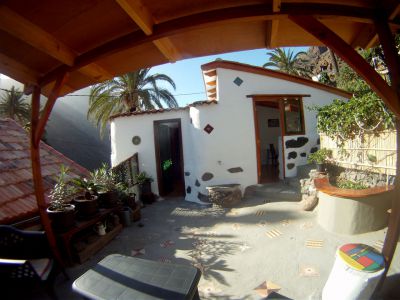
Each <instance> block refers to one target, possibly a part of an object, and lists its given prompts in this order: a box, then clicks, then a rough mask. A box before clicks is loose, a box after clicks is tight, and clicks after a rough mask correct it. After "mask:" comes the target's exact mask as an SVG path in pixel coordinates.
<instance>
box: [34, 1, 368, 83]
mask: <svg viewBox="0 0 400 300" xmlns="http://www.w3.org/2000/svg"><path fill="white" fill-rule="evenodd" d="M302 5H303V3H301V4H296V3H283V4H282V5H281V11H280V12H279V13H273V11H272V7H267V6H265V4H256V5H247V6H240V7H230V8H223V9H216V10H212V11H207V12H201V13H196V14H193V15H189V16H184V17H180V18H177V19H173V20H169V21H166V22H163V23H160V24H154V25H153V33H152V34H151V35H146V34H145V33H144V32H140V31H135V32H131V33H128V34H126V35H124V36H122V37H118V38H116V39H114V40H111V41H109V42H107V43H105V44H103V45H101V46H99V47H97V48H94V49H92V50H90V51H88V52H86V53H84V54H81V55H79V56H78V57H77V58H76V60H75V65H74V66H72V67H69V71H74V70H77V69H80V68H82V67H84V66H86V65H88V64H90V63H93V62H96V61H97V60H99V59H102V58H105V57H107V56H109V55H112V54H115V53H118V52H120V51H123V50H126V49H129V48H132V47H135V46H139V45H143V44H145V43H148V42H152V41H154V40H157V39H161V38H164V37H169V36H172V35H175V34H180V33H183V32H186V31H189V30H194V29H198V28H205V27H209V26H214V25H218V24H225V23H231V22H233V21H235V22H238V21H243V22H249V21H260V20H264V21H267V20H273V19H287V16H288V15H289V14H293V15H296V14H298V13H300V12H301V13H302V14H305V15H313V16H329V17H335V16H339V17H340V18H347V19H351V20H353V19H354V20H357V21H360V22H365V23H370V24H373V20H374V16H375V15H374V10H373V9H371V8H359V9H357V10H355V9H354V8H353V7H350V6H346V5H331V4H313V3H311V4H309V5H304V6H302ZM63 71H65V66H61V67H59V68H57V69H55V70H53V71H51V72H49V73H48V74H46V75H45V76H43V77H42V78H41V80H40V84H41V86H43V85H46V84H48V83H50V82H51V81H54V80H55V79H56V78H57V77H58V75H59V74H60V73H62V72H63Z"/></svg>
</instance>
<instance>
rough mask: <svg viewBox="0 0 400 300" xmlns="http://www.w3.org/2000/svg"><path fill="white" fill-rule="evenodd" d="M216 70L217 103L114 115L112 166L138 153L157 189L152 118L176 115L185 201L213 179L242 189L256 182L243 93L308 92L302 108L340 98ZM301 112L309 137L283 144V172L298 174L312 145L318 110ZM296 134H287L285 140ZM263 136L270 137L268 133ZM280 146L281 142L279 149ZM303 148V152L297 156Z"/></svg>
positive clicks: (248, 104) (248, 112)
mask: <svg viewBox="0 0 400 300" xmlns="http://www.w3.org/2000/svg"><path fill="white" fill-rule="evenodd" d="M217 74H218V76H217V80H218V81H217V99H218V104H210V105H200V106H195V107H190V109H187V110H180V111H172V112H164V113H157V114H143V115H136V116H128V117H120V118H116V119H114V120H113V121H112V122H111V143H112V157H111V160H112V165H116V164H118V163H119V162H121V161H123V160H125V159H126V158H128V157H130V156H131V155H133V154H134V153H136V152H138V153H139V164H140V170H141V171H146V172H147V173H149V174H150V175H151V176H152V177H153V178H154V179H155V181H154V183H153V186H152V188H153V191H154V192H155V193H158V184H157V171H156V159H155V149H154V133H153V121H155V120H166V119H175V118H180V119H181V126H182V139H183V156H184V171H185V186H186V200H189V201H195V202H199V199H201V198H202V195H207V190H206V186H210V185H216V184H224V183H239V184H241V188H242V191H244V189H245V188H246V187H247V186H249V185H252V184H256V183H257V158H256V142H255V128H254V120H253V105H252V99H251V98H248V97H247V95H254V94H310V95H311V97H305V98H303V102H304V106H305V107H307V106H312V105H314V104H318V105H324V104H327V103H330V102H331V101H332V100H333V99H335V98H340V97H339V96H337V95H335V94H331V93H328V92H325V91H322V90H319V89H316V88H312V87H309V86H304V85H301V84H297V83H292V82H288V81H285V80H281V79H276V78H271V77H266V76H262V75H257V74H251V73H245V72H241V71H234V70H228V69H222V68H218V69H217ZM236 77H240V78H241V79H242V80H243V83H242V84H241V85H240V86H237V85H236V84H235V83H234V82H233V81H234V80H235V78H236ZM304 117H305V130H306V135H305V136H302V137H307V139H308V141H307V143H305V144H304V145H302V146H301V147H298V148H290V149H286V146H285V161H286V162H285V166H284V167H285V172H286V176H287V177H288V176H289V177H291V176H295V175H296V171H297V168H296V167H297V166H298V165H302V164H305V163H306V162H307V157H306V156H307V155H308V154H309V153H310V150H311V148H315V147H316V146H317V139H318V134H317V131H316V114H315V112H313V111H309V110H308V109H306V108H304ZM207 124H209V125H211V126H212V127H213V128H214V129H213V131H212V132H211V133H210V134H208V133H207V132H205V131H204V128H205V127H206V126H207ZM135 135H138V136H140V137H141V143H140V145H138V146H134V145H133V144H132V141H131V140H132V137H133V136H135ZM298 137H300V136H285V137H284V143H286V142H287V141H289V140H293V139H297V138H298ZM264 138H265V141H269V137H264ZM281 145H282V143H281V142H280V143H279V147H280V149H282V147H281ZM279 147H276V148H277V149H279ZM289 152H296V158H291V159H288V158H287V156H288V153H289ZM301 153H304V155H305V156H301V155H300V154H301ZM280 160H282V155H280ZM288 163H292V164H294V166H293V168H291V169H288V167H287V164H288ZM281 166H282V167H283V164H282V163H281ZM231 168H236V170H234V171H235V172H232V170H231V171H229V169H231ZM205 173H209V174H212V176H209V177H212V178H211V179H209V178H204V177H203V175H204V174H205ZM281 174H282V171H281Z"/></svg>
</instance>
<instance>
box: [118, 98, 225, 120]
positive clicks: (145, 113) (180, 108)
mask: <svg viewBox="0 0 400 300" xmlns="http://www.w3.org/2000/svg"><path fill="white" fill-rule="evenodd" d="M217 103H218V101H216V100H211V101H210V100H204V101H196V102H193V103H191V104H188V105H186V106H184V107H172V108H160V109H150V110H143V111H134V112H127V113H122V114H116V115H113V116H111V117H110V120H113V119H116V118H119V117H129V116H137V115H150V114H158V113H163V112H168V111H179V110H186V109H188V108H189V107H196V106H201V105H209V104H217Z"/></svg>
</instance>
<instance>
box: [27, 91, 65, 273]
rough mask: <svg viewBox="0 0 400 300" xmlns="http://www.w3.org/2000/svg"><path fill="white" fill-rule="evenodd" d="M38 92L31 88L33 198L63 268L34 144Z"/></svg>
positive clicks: (38, 157) (38, 104)
mask: <svg viewBox="0 0 400 300" xmlns="http://www.w3.org/2000/svg"><path fill="white" fill-rule="evenodd" d="M40 92H41V89H40V87H38V86H35V87H34V88H33V94H32V115H31V132H30V136H31V139H30V140H31V161H32V180H33V186H34V190H35V197H36V202H37V206H38V209H39V215H40V220H41V223H42V226H43V228H44V230H45V232H46V235H47V238H48V242H49V245H50V248H51V250H52V252H53V254H54V257H55V259H56V260H57V261H58V263H59V264H60V265H61V266H64V263H63V260H62V258H61V255H60V252H59V250H58V247H57V241H56V238H55V236H54V232H53V228H52V227H51V221H50V219H49V215H48V214H47V212H46V209H47V203H46V200H45V198H44V188H43V178H42V171H41V167H40V145H39V144H36V143H35V139H36V132H37V127H38V123H39V111H40Z"/></svg>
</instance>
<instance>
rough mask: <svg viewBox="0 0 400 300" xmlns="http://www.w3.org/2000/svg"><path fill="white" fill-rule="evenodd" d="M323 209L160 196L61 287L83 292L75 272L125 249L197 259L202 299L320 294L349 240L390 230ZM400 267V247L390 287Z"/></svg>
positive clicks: (63, 293)
mask: <svg viewBox="0 0 400 300" xmlns="http://www.w3.org/2000/svg"><path fill="white" fill-rule="evenodd" d="M315 217H316V212H303V211H300V210H299V206H298V204H297V203H295V202H273V199H266V198H265V197H251V198H247V199H244V200H243V202H242V204H241V205H240V206H238V207H237V208H233V209H221V208H214V207H203V206H199V205H197V204H194V203H189V202H186V201H183V200H182V199H168V200H164V201H160V202H156V203H154V204H152V205H149V206H147V207H145V208H143V209H142V220H141V221H140V223H141V224H143V225H144V226H143V227H139V226H138V225H139V224H138V223H133V224H132V225H131V226H130V227H128V228H125V229H124V230H123V231H122V232H121V233H120V234H119V236H117V237H116V238H115V239H114V240H113V241H112V242H111V243H110V244H108V245H107V246H106V247H105V248H104V249H103V250H102V251H100V252H99V253H97V254H96V256H94V257H92V259H90V260H89V261H88V262H86V263H85V264H83V265H79V266H75V267H73V268H69V269H68V273H69V274H70V276H71V280H70V281H65V279H64V278H63V276H62V275H60V276H59V278H58V282H57V287H56V289H57V294H58V295H59V297H60V299H81V298H80V297H79V296H77V295H75V294H74V293H73V292H72V291H71V284H72V282H73V279H75V278H76V277H78V276H79V275H81V274H82V273H84V272H85V271H86V270H87V269H88V268H90V267H91V266H93V265H94V264H96V263H97V262H98V261H99V260H101V259H102V258H103V257H105V256H107V255H108V254H111V253H120V254H125V255H136V256H137V257H140V258H145V259H150V260H157V261H162V262H164V263H170V262H171V263H180V264H188V265H190V264H194V265H195V266H197V267H199V268H200V269H201V270H202V271H203V275H202V278H201V280H200V283H199V292H200V297H201V299H262V298H263V297H262V296H261V295H259V294H258V293H257V291H255V290H254V289H255V288H256V287H257V286H259V285H260V284H262V283H263V282H265V281H270V282H272V283H274V284H276V285H277V286H279V287H280V290H279V291H278V293H279V295H280V296H279V295H276V296H279V297H282V298H283V299H284V297H287V298H290V299H320V297H321V292H322V289H323V286H324V284H325V282H326V280H327V278H328V275H329V272H330V270H331V268H332V265H333V262H334V258H335V251H336V249H337V247H338V246H340V245H342V244H344V243H349V242H361V243H366V244H369V245H372V246H377V247H379V246H381V245H382V241H383V239H384V234H385V232H384V230H381V231H377V232H372V233H368V234H362V235H355V236H345V235H339V234H332V233H328V232H326V231H325V230H323V229H322V228H321V227H320V226H319V225H318V224H317V223H316V218H315ZM394 274H397V275H394ZM398 274H400V257H399V251H397V253H396V255H395V259H394V262H393V264H392V267H391V269H390V271H389V278H388V280H387V287H389V286H390V284H392V283H393V282H394V281H395V279H397V282H398V280H399V277H398ZM393 293H395V292H394V291H391V292H390V294H391V297H393V299H395V294H393ZM397 295H399V294H397ZM38 296H39V295H37V297H38ZM283 296H284V297H283ZM391 297H388V298H391ZM40 298H41V297H40Z"/></svg>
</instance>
